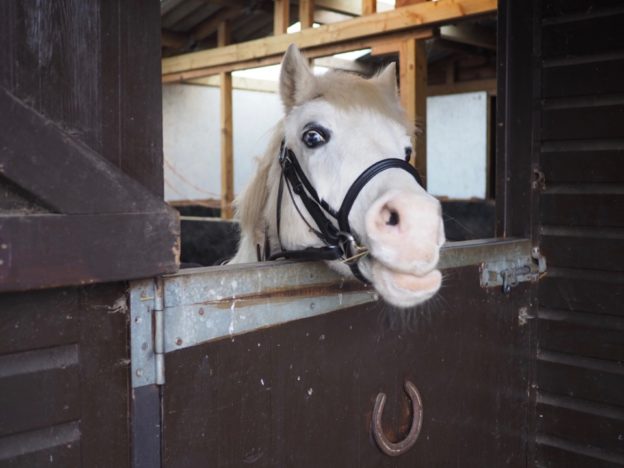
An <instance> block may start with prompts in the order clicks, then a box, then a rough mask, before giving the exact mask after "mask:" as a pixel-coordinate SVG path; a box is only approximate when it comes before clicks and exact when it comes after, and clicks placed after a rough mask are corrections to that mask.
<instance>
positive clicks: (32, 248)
mask: <svg viewBox="0 0 624 468" xmlns="http://www.w3.org/2000/svg"><path fill="white" fill-rule="evenodd" d="M42 239H45V242H42ZM178 242H179V224H178V221H177V216H176V215H175V214H173V213H169V212H165V213H162V212H156V213H133V214H112V215H83V216H77V215H72V216H68V215H32V216H4V217H2V220H1V221H0V245H6V246H7V249H6V251H7V252H8V255H7V259H6V261H5V262H4V263H3V265H2V273H4V276H3V281H2V282H1V283H0V291H3V292H6V291H24V290H28V289H33V288H44V287H58V286H65V285H80V284H86V283H95V282H104V281H111V280H126V279H132V278H146V277H150V276H154V275H157V274H161V273H164V272H171V273H172V272H175V271H177V268H178V258H177V257H178V255H179V248H178V247H179V246H178ZM68 246H70V247H71V248H69V249H68V248H67V247H68Z"/></svg>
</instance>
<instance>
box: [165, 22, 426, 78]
mask: <svg viewBox="0 0 624 468" xmlns="http://www.w3.org/2000/svg"><path fill="white" fill-rule="evenodd" d="M314 29H315V30H316V29H318V28H314ZM430 37H432V31H431V29H419V30H417V31H414V32H411V31H399V32H397V33H391V34H387V35H384V36H382V37H381V39H379V38H378V37H375V38H370V39H366V38H364V39H356V40H351V41H344V42H340V43H338V44H330V45H320V46H317V47H312V48H309V49H306V50H305V51H304V52H303V55H305V56H306V57H307V58H308V59H313V58H318V57H326V56H330V55H335V54H339V53H342V52H351V51H353V50H360V49H365V48H369V47H374V46H376V45H377V44H381V43H386V42H389V43H392V44H395V43H397V41H400V40H403V39H406V38H415V39H429V38H430ZM378 41H379V42H378ZM397 50H398V49H397ZM281 61H282V56H281V55H273V56H270V57H261V58H258V59H249V60H243V61H238V62H236V63H230V64H225V65H219V66H215V67H209V68H200V69H197V70H192V71H188V72H184V73H173V74H170V75H165V76H163V77H162V81H163V83H164V84H167V83H177V82H188V81H192V80H195V79H199V78H203V77H206V76H211V75H218V74H219V73H223V72H227V71H236V70H245V69H248V68H256V67H261V66H266V65H275V64H278V63H280V62H281Z"/></svg>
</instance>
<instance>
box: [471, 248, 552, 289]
mask: <svg viewBox="0 0 624 468" xmlns="http://www.w3.org/2000/svg"><path fill="white" fill-rule="evenodd" d="M544 274H546V257H544V256H543V255H542V254H541V253H540V250H539V247H533V248H532V249H531V256H530V257H529V256H526V257H515V258H511V259H502V260H497V261H495V262H489V263H482V264H481V278H480V284H481V287H482V288H491V287H494V286H502V288H503V293H505V294H509V293H510V292H511V290H512V288H514V287H515V286H517V285H518V284H520V283H523V282H529V281H537V280H538V279H539V278H541V277H542V276H543V275H544Z"/></svg>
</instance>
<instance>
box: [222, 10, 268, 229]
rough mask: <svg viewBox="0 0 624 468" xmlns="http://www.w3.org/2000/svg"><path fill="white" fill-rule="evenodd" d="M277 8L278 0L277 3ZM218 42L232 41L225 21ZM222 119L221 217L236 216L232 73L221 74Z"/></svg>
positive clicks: (226, 42) (224, 43) (229, 217)
mask: <svg viewBox="0 0 624 468" xmlns="http://www.w3.org/2000/svg"><path fill="white" fill-rule="evenodd" d="M275 7H276V8H277V2H276V4H275ZM217 39H218V44H219V46H220V47H224V46H225V45H226V44H228V43H229V42H230V26H229V23H227V22H224V23H222V24H221V25H220V26H219V32H218V38H217ZM219 81H220V83H219V90H220V120H221V217H222V218H224V219H231V218H232V217H233V216H234V210H233V207H232V202H233V201H234V135H233V125H234V124H233V121H232V73H231V72H223V73H221V74H220V75H219Z"/></svg>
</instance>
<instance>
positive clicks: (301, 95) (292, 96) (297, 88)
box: [280, 44, 315, 112]
mask: <svg viewBox="0 0 624 468" xmlns="http://www.w3.org/2000/svg"><path fill="white" fill-rule="evenodd" d="M314 83H315V81H314V74H313V73H312V70H310V67H309V66H308V62H307V60H306V59H305V57H304V56H303V55H302V54H301V52H300V51H299V49H298V48H297V46H296V45H295V44H290V46H288V50H287V51H286V54H284V58H283V59H282V70H281V72H280V96H281V98H282V102H283V103H284V106H285V107H286V111H287V112H288V111H289V110H290V109H292V107H293V106H295V105H296V104H300V103H301V102H303V101H305V100H306V99H309V98H310V97H312V96H313V94H314Z"/></svg>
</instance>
